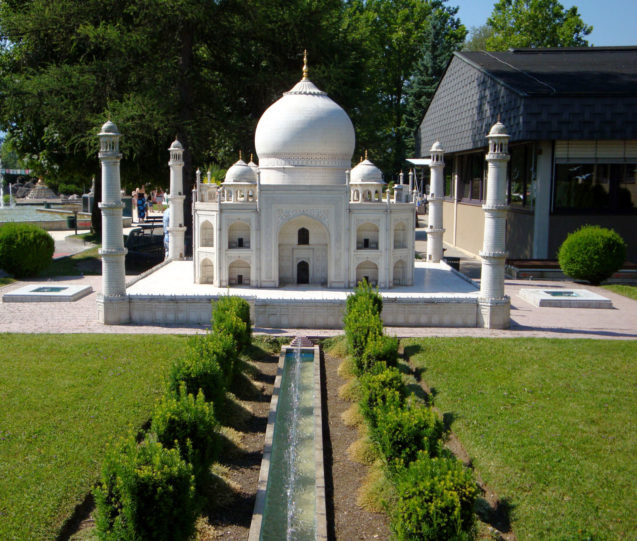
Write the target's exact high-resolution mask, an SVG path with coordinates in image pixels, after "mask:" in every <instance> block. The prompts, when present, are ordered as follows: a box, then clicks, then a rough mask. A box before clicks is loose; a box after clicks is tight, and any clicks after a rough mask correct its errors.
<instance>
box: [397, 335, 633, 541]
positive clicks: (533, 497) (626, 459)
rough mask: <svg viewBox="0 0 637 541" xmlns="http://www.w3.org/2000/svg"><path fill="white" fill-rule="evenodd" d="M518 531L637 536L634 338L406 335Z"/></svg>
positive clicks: (525, 534) (524, 535) (537, 535)
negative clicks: (505, 503) (509, 512)
mask: <svg viewBox="0 0 637 541" xmlns="http://www.w3.org/2000/svg"><path fill="white" fill-rule="evenodd" d="M403 344H404V345H405V348H406V351H407V352H408V353H409V354H411V359H412V361H413V362H414V364H415V365H416V366H418V367H421V368H422V369H423V372H422V378H423V380H424V381H426V382H427V384H428V385H429V386H431V387H432V388H433V392H434V395H435V404H436V406H437V407H438V408H439V409H440V410H441V411H442V412H444V413H446V414H447V416H449V417H451V418H453V423H452V430H453V431H454V432H455V433H456V434H457V435H458V437H459V439H460V440H461V442H462V443H463V444H464V446H465V448H466V449H467V451H468V453H469V455H470V457H471V458H472V459H473V463H474V466H475V468H476V470H477V471H479V473H480V474H481V475H482V478H483V479H484V481H485V482H486V483H487V484H489V485H490V486H491V487H492V488H493V489H494V490H495V492H496V493H497V494H498V495H499V497H500V498H504V499H506V500H507V502H508V503H509V504H510V505H511V506H512V516H513V522H512V524H513V529H514V532H515V533H516V534H517V537H518V539H519V540H520V541H522V540H526V539H542V540H545V539H569V540H571V539H573V540H575V539H578V540H579V539H588V538H589V536H590V537H592V538H593V539H600V540H601V539H637V515H636V514H635V509H637V465H636V461H635V450H636V449H637V429H636V427H635V417H636V415H637V393H636V392H635V389H637V368H636V365H635V359H637V341H619V340H618V341H610V340H609V341H603V340H544V339H497V340H494V339H471V338H458V339H438V338H431V339H418V340H417V339H409V340H405V341H403Z"/></svg>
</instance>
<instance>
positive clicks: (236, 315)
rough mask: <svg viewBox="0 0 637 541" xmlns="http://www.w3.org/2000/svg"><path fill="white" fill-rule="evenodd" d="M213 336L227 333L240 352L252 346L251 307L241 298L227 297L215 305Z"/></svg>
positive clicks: (220, 299)
mask: <svg viewBox="0 0 637 541" xmlns="http://www.w3.org/2000/svg"><path fill="white" fill-rule="evenodd" d="M212 332H213V334H219V333H227V334H229V335H230V336H232V338H234V340H235V342H236V343H237V350H238V351H239V352H241V351H243V350H245V348H247V347H249V346H250V342H251V336H252V327H251V324H250V305H249V304H248V302H247V301H246V300H244V299H242V298H240V297H233V296H225V297H220V298H219V300H217V301H215V302H214V303H213V309H212Z"/></svg>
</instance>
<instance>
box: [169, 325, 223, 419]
mask: <svg viewBox="0 0 637 541" xmlns="http://www.w3.org/2000/svg"><path fill="white" fill-rule="evenodd" d="M197 340H203V338H200V337H198V338H197V339H196V341H197ZM182 383H183V384H184V385H185V387H186V392H187V393H190V394H192V395H196V394H198V393H199V390H201V391H202V392H203V394H204V396H205V398H206V400H208V401H209V402H213V403H214V404H215V407H217V408H221V407H223V405H224V402H225V397H226V376H225V374H224V372H223V369H222V368H221V364H220V363H219V361H218V359H217V356H216V355H208V356H204V355H200V354H199V352H198V351H197V349H196V348H195V347H194V346H193V348H192V349H191V350H190V351H189V352H187V353H186V355H184V356H183V357H181V358H180V359H178V360H177V361H175V363H173V365H172V366H171V369H170V372H169V374H168V390H169V391H170V392H171V393H173V394H174V395H177V393H179V389H180V387H181V385H182Z"/></svg>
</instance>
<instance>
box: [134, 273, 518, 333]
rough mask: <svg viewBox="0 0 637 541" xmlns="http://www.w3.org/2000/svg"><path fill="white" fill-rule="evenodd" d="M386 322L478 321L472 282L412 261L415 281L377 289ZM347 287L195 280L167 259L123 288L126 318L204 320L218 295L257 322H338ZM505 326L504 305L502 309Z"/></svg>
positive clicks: (304, 324)
mask: <svg viewBox="0 0 637 541" xmlns="http://www.w3.org/2000/svg"><path fill="white" fill-rule="evenodd" d="M380 292H381V294H382V296H383V303H384V304H383V320H384V322H385V325H388V326H401V327H409V326H426V327H481V326H483V324H482V323H481V319H480V314H479V305H478V296H479V289H478V287H477V285H476V284H474V283H473V282H472V281H470V280H469V279H468V278H466V277H465V276H463V275H461V274H459V273H457V272H456V271H455V270H453V269H451V268H450V267H449V266H448V265H447V264H446V263H425V262H417V263H416V264H415V279H414V285H413V286H398V287H393V288H391V289H387V290H384V289H381V290H380ZM350 293H351V290H349V289H347V290H346V289H326V288H321V287H319V286H308V285H303V286H297V285H294V286H286V287H281V288H276V289H275V288H272V289H268V288H250V287H232V288H218V287H214V286H212V285H210V284H197V283H195V282H194V276H193V264H192V261H171V262H168V263H165V264H163V265H161V266H159V267H157V268H155V269H154V270H153V271H152V272H150V273H148V274H146V275H143V276H141V277H140V278H139V279H137V280H136V281H134V282H131V283H130V284H129V285H128V286H127V289H126V295H127V299H128V304H129V309H130V322H131V323H141V324H151V323H152V324H175V323H190V324H205V323H208V322H209V321H210V317H211V301H212V300H214V299H215V298H217V297H219V296H222V295H230V294H231V295H238V296H240V297H243V298H245V299H246V300H247V301H248V302H249V303H250V306H251V309H252V319H253V321H254V324H255V325H256V326H257V327H265V328H289V327H294V328H308V329H312V328H315V329H317V328H326V329H335V328H341V327H342V320H343V310H344V308H345V299H346V298H347V295H348V294H350ZM506 326H508V310H507V314H506Z"/></svg>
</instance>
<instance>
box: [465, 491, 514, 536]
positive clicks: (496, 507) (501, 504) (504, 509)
mask: <svg viewBox="0 0 637 541" xmlns="http://www.w3.org/2000/svg"><path fill="white" fill-rule="evenodd" d="M514 510H515V505H513V503H512V502H511V501H510V500H509V499H507V498H502V499H500V500H497V501H496V502H495V503H494V504H493V505H491V504H489V502H488V501H487V500H485V499H484V498H478V499H477V500H476V503H475V507H474V511H475V512H476V515H478V517H479V518H480V520H481V521H482V522H484V523H486V524H489V525H490V526H492V527H494V528H495V529H497V530H499V531H500V532H502V533H509V532H510V531H511V521H512V519H513V512H514Z"/></svg>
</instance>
